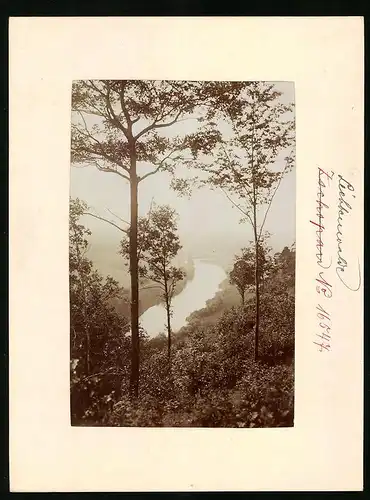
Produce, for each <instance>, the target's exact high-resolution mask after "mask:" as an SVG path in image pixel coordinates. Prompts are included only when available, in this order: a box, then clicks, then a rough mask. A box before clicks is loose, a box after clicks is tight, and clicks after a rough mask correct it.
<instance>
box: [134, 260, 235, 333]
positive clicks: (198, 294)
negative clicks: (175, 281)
mask: <svg viewBox="0 0 370 500" xmlns="http://www.w3.org/2000/svg"><path fill="white" fill-rule="evenodd" d="M225 278H226V273H225V271H224V270H223V269H222V268H221V267H220V266H218V265H216V264H211V263H210V262H206V261H203V260H200V259H195V260H194V277H193V279H192V280H191V281H188V282H187V284H186V286H185V288H184V289H183V290H182V292H181V293H179V294H178V295H176V296H175V297H174V298H173V300H172V311H173V316H172V320H171V326H172V330H173V331H174V332H176V331H178V330H180V328H182V327H183V326H185V325H186V318H187V317H188V316H189V315H190V314H191V313H192V312H193V311H197V310H199V309H202V308H203V307H205V305H206V302H207V300H209V299H211V298H212V297H214V296H215V294H216V292H217V291H218V290H219V285H220V284H221V282H222V281H224V279H225ZM140 324H141V326H142V327H143V328H144V329H145V330H146V332H147V333H148V335H149V337H152V338H153V337H156V336H157V335H159V334H160V333H162V332H163V333H164V332H166V310H165V307H164V304H159V305H156V306H153V307H150V308H149V309H147V310H146V311H145V312H144V313H143V314H142V315H141V316H140Z"/></svg>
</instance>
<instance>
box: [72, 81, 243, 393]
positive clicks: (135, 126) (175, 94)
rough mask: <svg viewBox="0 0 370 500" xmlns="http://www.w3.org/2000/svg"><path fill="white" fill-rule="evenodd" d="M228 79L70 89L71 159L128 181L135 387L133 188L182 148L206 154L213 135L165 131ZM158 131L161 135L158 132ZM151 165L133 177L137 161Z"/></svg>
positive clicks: (181, 156)
mask: <svg viewBox="0 0 370 500" xmlns="http://www.w3.org/2000/svg"><path fill="white" fill-rule="evenodd" d="M233 88H234V87H233V85H232V84H228V83H219V84H218V83H201V82H172V81H167V82H166V81H127V80H88V81H77V82H74V84H73V87H72V112H73V125H72V145H71V152H72V155H71V157H72V163H73V164H76V165H93V166H95V167H96V168H97V169H99V170H100V171H102V172H108V173H114V174H116V175H117V176H120V177H121V178H123V179H124V180H126V181H127V182H129V183H130V202H131V214H130V237H129V246H130V275H131V335H132V359H131V374H130V387H131V394H132V395H133V396H134V397H136V396H137V395H138V391H139V288H138V246H137V230H138V227H137V226H138V186H139V183H141V182H142V181H143V180H145V179H147V178H148V177H149V176H151V175H154V174H156V173H157V172H160V171H170V172H174V168H175V165H176V164H179V163H181V162H185V161H186V159H185V158H186V154H187V153H186V151H188V152H189V150H190V152H191V153H192V154H193V156H194V155H195V152H196V151H197V150H198V149H202V150H203V151H204V152H207V151H209V150H210V148H212V146H213V145H214V144H215V141H217V139H218V134H217V133H214V132H213V131H211V130H205V131H203V132H202V133H199V134H196V133H195V134H194V133H193V134H188V135H183V136H178V135H176V136H175V137H172V138H170V137H168V134H167V136H166V135H165V134H164V133H163V132H164V130H165V129H168V128H169V127H171V126H173V125H175V124H176V123H178V122H179V121H181V120H184V119H189V118H192V117H194V110H195V109H196V108H197V107H199V106H200V107H204V106H205V105H209V106H213V107H214V106H215V105H216V104H218V103H220V102H223V100H224V99H223V97H222V96H223V95H224V94H225V93H226V92H227V91H230V92H232V89H233ZM160 132H162V133H163V134H162V135H161V134H160ZM140 162H144V163H148V164H150V166H151V169H150V170H149V171H148V172H147V173H146V174H144V175H138V163H140Z"/></svg>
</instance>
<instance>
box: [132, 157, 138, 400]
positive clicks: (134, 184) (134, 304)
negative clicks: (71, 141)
mask: <svg viewBox="0 0 370 500" xmlns="http://www.w3.org/2000/svg"><path fill="white" fill-rule="evenodd" d="M130 197H131V221H130V275H131V374H130V392H131V395H132V396H133V397H137V396H138V395H139V356H140V352H139V348H140V346H139V284H138V279H139V272H138V258H137V225H138V179H137V175H136V157H135V154H134V153H133V155H132V158H131V172H130Z"/></svg>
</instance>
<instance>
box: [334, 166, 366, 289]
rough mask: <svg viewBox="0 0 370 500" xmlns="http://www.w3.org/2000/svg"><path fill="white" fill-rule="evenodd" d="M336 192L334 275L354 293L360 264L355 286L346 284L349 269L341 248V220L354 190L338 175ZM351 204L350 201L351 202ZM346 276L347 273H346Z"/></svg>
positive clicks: (349, 207)
mask: <svg viewBox="0 0 370 500" xmlns="http://www.w3.org/2000/svg"><path fill="white" fill-rule="evenodd" d="M338 179H339V182H338V192H339V203H338V218H337V234H336V236H337V268H336V274H337V276H338V278H339V279H340V281H341V282H342V283H343V285H344V286H345V287H346V288H348V290H352V291H353V292H356V291H357V290H358V289H359V288H360V285H361V272H360V263H359V262H358V279H357V284H356V285H355V286H354V287H353V286H350V285H349V284H348V282H347V281H346V280H347V278H346V276H345V274H346V273H345V271H346V270H348V269H350V268H349V266H348V260H347V259H348V257H347V258H345V257H344V252H343V248H342V244H343V238H344V236H343V218H344V217H346V216H349V215H350V214H351V211H352V206H351V204H350V203H349V201H348V200H351V198H353V199H355V198H356V196H355V194H354V190H355V188H354V187H353V186H352V184H350V183H349V182H348V181H347V180H346V179H344V178H343V177H342V176H341V175H338ZM351 203H352V201H351ZM347 274H348V273H347Z"/></svg>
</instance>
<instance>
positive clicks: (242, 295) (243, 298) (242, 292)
mask: <svg viewBox="0 0 370 500" xmlns="http://www.w3.org/2000/svg"><path fill="white" fill-rule="evenodd" d="M240 296H241V299H242V306H244V301H245V290H243V291H241V292H240Z"/></svg>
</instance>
